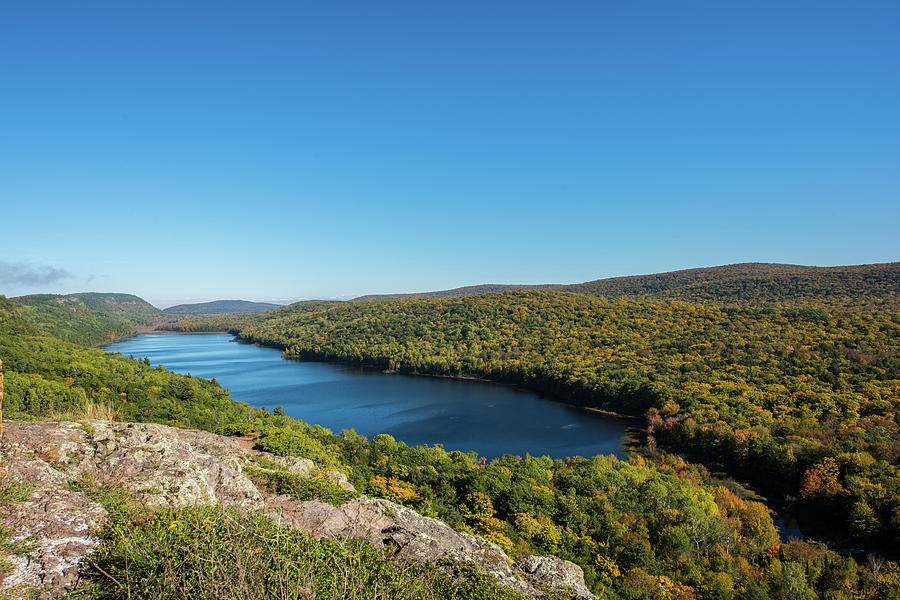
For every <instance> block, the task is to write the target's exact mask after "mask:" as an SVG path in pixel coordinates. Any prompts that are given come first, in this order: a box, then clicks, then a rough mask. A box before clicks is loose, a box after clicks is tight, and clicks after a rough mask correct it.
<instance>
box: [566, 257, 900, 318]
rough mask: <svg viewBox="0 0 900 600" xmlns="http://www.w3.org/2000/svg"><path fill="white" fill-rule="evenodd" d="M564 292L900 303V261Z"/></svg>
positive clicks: (746, 269)
mask: <svg viewBox="0 0 900 600" xmlns="http://www.w3.org/2000/svg"><path fill="white" fill-rule="evenodd" d="M559 289H560V290H561V291H567V292H576V293H581V294H591V295H594V296H606V297H609V298H620V297H634V296H637V297H650V298H671V299H676V300H685V301H688V302H702V303H712V304H724V305H740V306H758V305H762V304H769V305H776V306H796V305H803V304H808V303H815V304H819V305H826V306H830V307H840V306H873V307H874V306H892V307H895V308H896V307H898V306H900V262H892V263H880V264H872V265H850V266H841V267H806V266H802V265H782V264H774V263H742V264H737V265H724V266H721V267H710V268H703V269H687V270H683V271H672V272H669V273H656V274H653V275H636V276H632V277H614V278H611V279H598V280H597V281H588V282H586V283H579V284H575V285H566V286H562V287H560V288H559Z"/></svg>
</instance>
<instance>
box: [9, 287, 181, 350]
mask: <svg viewBox="0 0 900 600" xmlns="http://www.w3.org/2000/svg"><path fill="white" fill-rule="evenodd" d="M9 301H10V303H11V305H12V306H13V307H14V308H15V309H16V310H17V311H18V312H19V313H20V314H21V315H22V316H23V317H25V318H26V319H27V320H29V321H30V322H32V323H34V324H35V325H36V327H37V329H38V330H39V331H41V332H42V333H46V334H49V335H52V336H55V337H58V338H60V339H63V340H66V341H69V342H74V343H77V344H86V345H93V344H99V343H101V342H105V341H109V340H111V339H115V338H117V337H121V336H125V335H133V334H134V333H135V327H136V326H138V325H146V324H149V323H152V322H154V321H157V320H159V319H162V318H164V317H167V316H168V315H166V314H165V313H163V312H162V311H161V310H159V309H158V308H156V307H155V306H153V305H152V304H150V303H149V302H147V301H146V300H144V299H143V298H139V297H137V296H134V295H132V294H109V293H100V292H84V293H78V294H65V295H59V294H32V295H30V296H19V297H16V298H10V299H9Z"/></svg>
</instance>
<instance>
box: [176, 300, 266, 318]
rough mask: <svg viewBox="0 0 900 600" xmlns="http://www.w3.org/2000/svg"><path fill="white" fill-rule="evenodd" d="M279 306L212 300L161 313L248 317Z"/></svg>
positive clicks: (177, 307) (180, 306) (181, 306)
mask: <svg viewBox="0 0 900 600" xmlns="http://www.w3.org/2000/svg"><path fill="white" fill-rule="evenodd" d="M280 306H281V305H280V304H272V303H270V302H249V301H247V300H213V301H212V302H199V303H196V304H178V305H177V306H170V307H169V308H164V309H163V311H164V312H167V313H169V314H174V315H192V316H198V315H249V314H255V313H261V312H265V311H267V310H272V309H273V308H279V307H280Z"/></svg>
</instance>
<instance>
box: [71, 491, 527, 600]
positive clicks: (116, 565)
mask: <svg viewBox="0 0 900 600" xmlns="http://www.w3.org/2000/svg"><path fill="white" fill-rule="evenodd" d="M103 538H104V542H103V544H101V546H100V547H99V548H98V549H97V551H96V553H95V554H94V556H93V563H92V565H91V566H89V568H88V569H87V571H86V572H85V573H84V577H85V579H86V580H87V582H88V583H87V585H86V587H83V588H82V589H80V590H77V591H75V592H73V593H71V594H70V595H69V596H68V597H69V598H72V599H74V598H79V599H93V600H114V599H115V600H118V599H125V598H140V599H142V600H161V599H163V598H166V599H168V598H191V599H192V600H220V599H226V598H227V599H241V600H263V599H265V600H312V599H313V598H314V599H315V600H524V598H525V597H524V596H522V595H521V594H518V593H516V592H513V591H512V590H510V589H508V588H505V587H503V586H501V585H500V584H499V583H497V582H496V581H495V580H494V579H493V578H492V577H490V576H489V575H486V574H484V573H480V572H478V571H476V570H474V569H473V568H472V567H470V566H466V565H459V564H455V565H450V566H449V569H450V570H452V571H453V572H451V573H450V574H446V573H442V572H439V571H438V570H437V569H436V568H435V567H432V566H422V565H417V564H414V563H410V562H406V561H394V560H392V559H391V558H390V557H389V556H388V555H387V554H386V552H385V551H384V550H383V549H379V548H376V547H374V546H372V545H370V544H367V543H365V542H361V541H358V540H352V539H334V540H327V539H322V540H316V539H312V538H311V537H309V536H308V535H306V534H304V533H303V532H300V531H296V530H292V529H285V528H279V527H278V526H276V525H275V524H274V523H273V522H272V521H271V520H270V519H268V518H265V517H262V516H258V515H240V514H237V513H234V512H231V511H227V510H224V509H222V508H216V507H192V508H185V509H180V510H166V511H162V512H159V513H155V514H152V515H146V516H144V517H143V518H140V519H130V520H129V519H124V520H123V519H118V520H117V519H115V518H114V519H113V522H112V523H111V525H110V526H109V527H107V529H106V530H105V531H104V532H103ZM445 568H447V567H445ZM457 575H463V576H464V577H465V580H463V581H459V580H457Z"/></svg>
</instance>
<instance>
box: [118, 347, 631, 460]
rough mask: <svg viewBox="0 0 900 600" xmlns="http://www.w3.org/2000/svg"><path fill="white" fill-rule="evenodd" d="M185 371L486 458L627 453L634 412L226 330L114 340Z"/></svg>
mask: <svg viewBox="0 0 900 600" xmlns="http://www.w3.org/2000/svg"><path fill="white" fill-rule="evenodd" d="M104 349H105V350H106V351H107V352H120V353H122V354H124V355H125V356H128V355H133V356H134V357H135V358H144V357H147V358H149V359H150V362H151V363H152V364H153V365H159V364H162V365H163V366H165V367H166V368H167V369H169V370H171V371H175V372H178V373H190V374H192V375H194V376H195V377H203V378H207V379H212V378H215V379H216V380H217V381H218V382H219V384H221V385H222V386H223V387H225V388H228V390H229V391H230V392H231V397H232V398H234V399H235V400H239V401H241V402H246V403H248V404H250V405H252V406H256V407H258V408H267V409H269V410H272V409H274V408H275V407H276V406H282V407H284V410H285V412H287V414H289V415H290V416H292V417H296V418H298V419H302V420H303V421H306V422H308V423H313V424H319V425H322V426H323V427H327V428H329V429H331V430H333V431H335V432H340V431H341V430H342V429H351V428H352V429H355V430H356V431H357V433H360V434H362V435H366V436H369V438H370V439H371V437H372V436H374V435H377V434H379V433H387V434H390V435H392V436H394V437H395V438H396V439H398V440H402V441H404V442H406V443H407V444H409V445H418V444H429V445H434V444H443V446H444V448H445V449H447V450H463V451H469V450H474V451H476V452H477V453H478V454H479V455H481V456H485V457H489V458H492V457H497V456H501V455H503V454H515V455H520V456H524V455H525V454H526V453H528V454H531V455H534V456H541V455H549V456H552V457H554V458H564V457H567V456H576V455H580V456H594V455H596V454H615V455H617V456H619V457H624V451H623V447H622V445H623V442H624V441H625V428H626V424H625V422H624V421H622V420H619V419H615V418H613V417H608V416H606V415H602V414H598V413H595V412H591V411H588V410H584V409H580V408H576V407H572V406H568V405H566V404H563V403H560V402H553V401H551V400H547V399H544V398H541V397H539V396H537V395H536V394H532V393H529V392H525V391H522V390H518V389H515V388H513V387H509V386H503V385H495V384H491V383H485V382H479V381H469V380H455V379H443V378H436V377H417V376H410V375H386V374H383V373H381V372H379V371H374V370H368V369H361V368H356V367H348V366H344V365H339V364H333V363H322V362H305V361H303V362H298V361H290V360H284V359H283V358H282V357H281V352H280V351H279V350H275V349H272V348H261V347H259V346H253V345H249V344H241V343H238V342H235V341H233V338H232V336H230V335H226V334H189V335H182V334H171V335H166V334H164V335H141V336H138V337H135V338H129V339H125V340H122V341H119V342H116V343H114V344H109V345H107V346H105V347H104Z"/></svg>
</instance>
